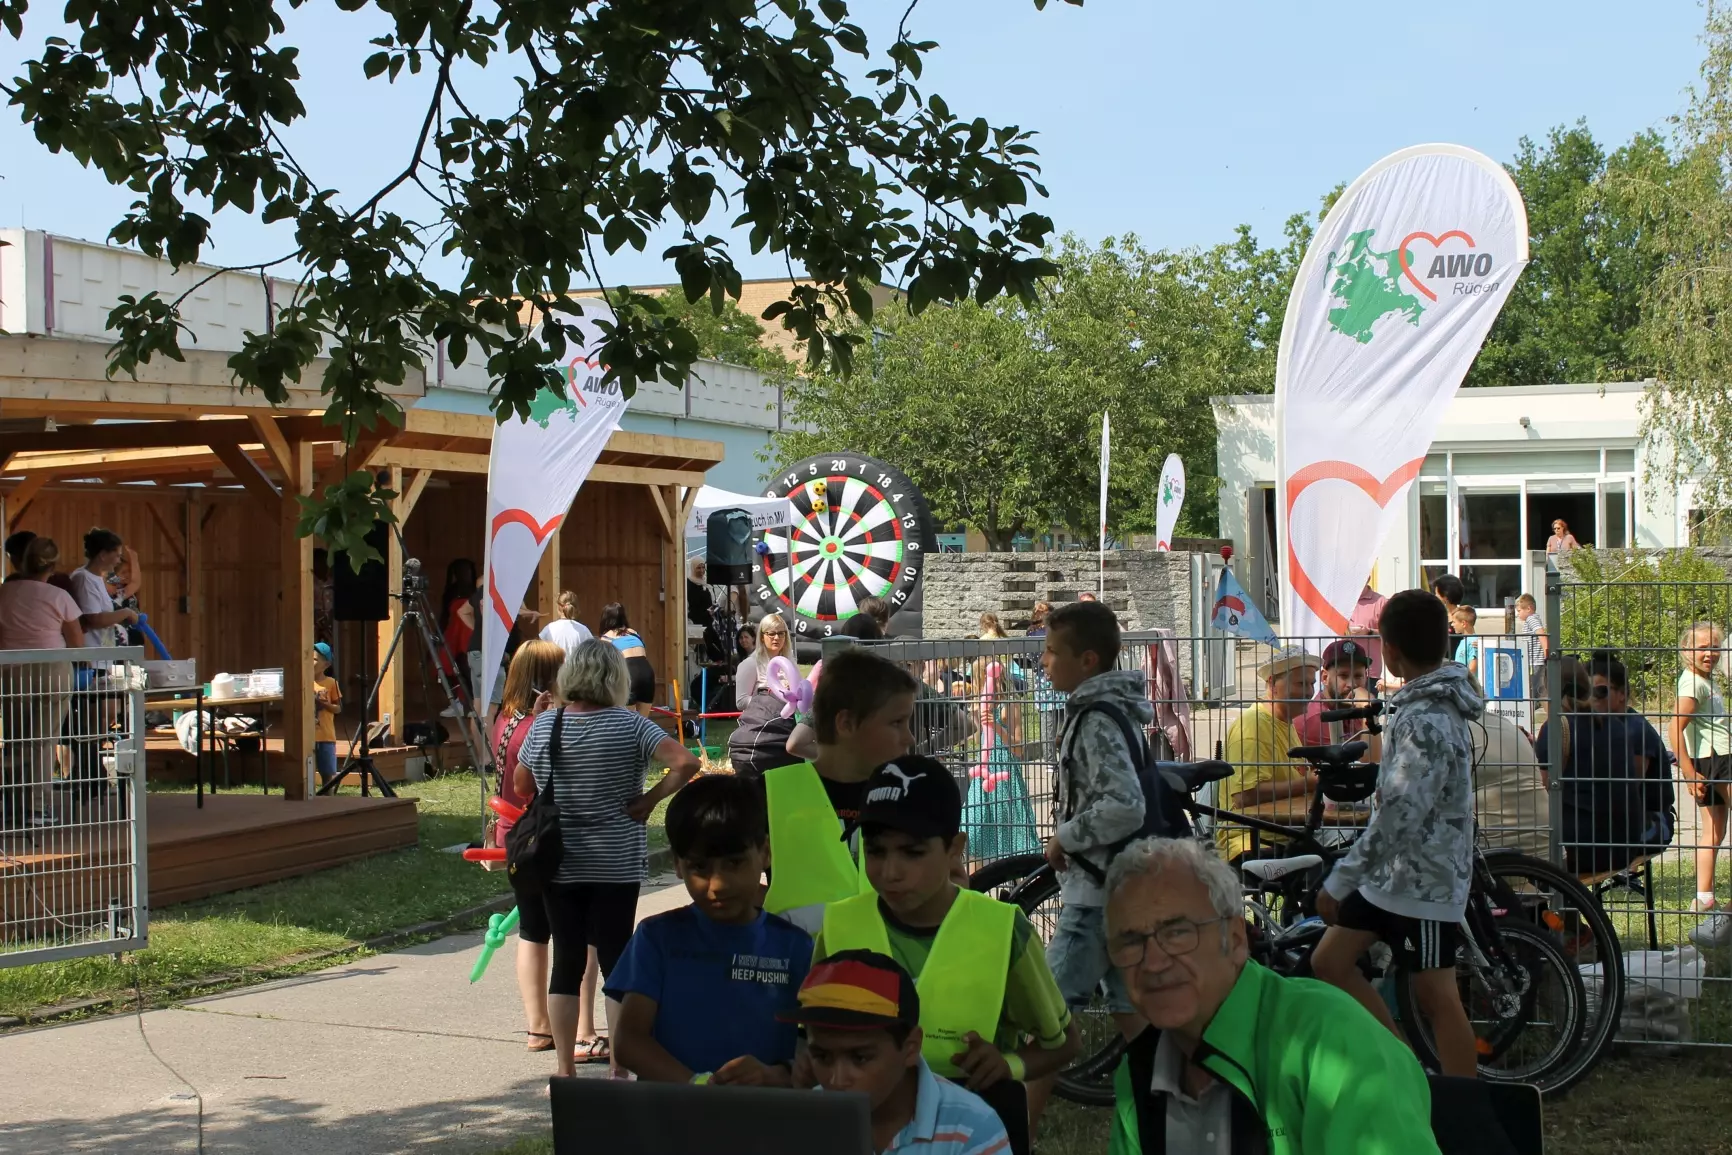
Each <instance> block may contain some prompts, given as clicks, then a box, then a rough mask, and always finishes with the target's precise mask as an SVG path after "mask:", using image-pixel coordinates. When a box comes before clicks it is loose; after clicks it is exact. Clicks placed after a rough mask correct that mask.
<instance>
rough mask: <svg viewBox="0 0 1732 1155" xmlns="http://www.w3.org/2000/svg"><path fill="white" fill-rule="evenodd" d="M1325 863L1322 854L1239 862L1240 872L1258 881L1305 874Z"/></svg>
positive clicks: (1277, 879)
mask: <svg viewBox="0 0 1732 1155" xmlns="http://www.w3.org/2000/svg"><path fill="white" fill-rule="evenodd" d="M1322 865H1323V856H1322V855H1321V854H1295V855H1293V856H1292V857H1291V858H1252V859H1248V860H1246V861H1244V862H1241V863H1240V864H1239V873H1241V874H1245V875H1249V876H1250V877H1251V878H1255V879H1256V880H1257V881H1258V882H1276V881H1279V880H1280V879H1283V878H1286V877H1287V876H1288V875H1291V874H1303V873H1304V872H1305V871H1307V870H1312V869H1314V868H1316V867H1319V866H1322Z"/></svg>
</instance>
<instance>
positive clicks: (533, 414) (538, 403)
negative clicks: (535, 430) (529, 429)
mask: <svg viewBox="0 0 1732 1155" xmlns="http://www.w3.org/2000/svg"><path fill="white" fill-rule="evenodd" d="M561 411H563V412H566V413H569V414H571V419H572V420H573V421H575V420H577V402H575V401H573V400H572V399H571V398H569V397H561V396H559V395H558V394H557V393H555V392H554V391H553V390H551V389H542V390H541V391H539V392H538V393H536V395H535V397H534V398H533V399H532V400H531V401H530V402H529V419H530V420H531V421H533V422H535V423H536V424H537V425H539V426H541V427H542V428H543V429H546V428H547V423H548V422H549V421H551V420H553V415H554V414H555V413H559V412H561Z"/></svg>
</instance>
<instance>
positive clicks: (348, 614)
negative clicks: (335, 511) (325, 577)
mask: <svg viewBox="0 0 1732 1155" xmlns="http://www.w3.org/2000/svg"><path fill="white" fill-rule="evenodd" d="M389 533H390V527H389V526H387V525H386V524H385V523H384V522H382V521H381V522H379V523H377V524H376V525H374V526H373V528H372V530H371V531H369V532H368V534H367V544H368V545H370V546H372V547H373V548H374V549H376V550H378V551H379V556H380V557H384V556H385V548H386V546H387V544H388V543H389V538H388V537H387V536H386V535H387V534H389ZM331 616H332V617H333V618H335V619H337V620H338V621H339V622H382V621H384V620H385V619H386V618H388V617H390V616H391V599H390V598H389V597H387V596H386V590H385V563H384V562H383V561H370V562H367V563H366V564H365V565H363V566H362V567H361V572H360V573H356V572H355V571H354V570H353V569H351V568H349V555H348V554H346V553H339V554H335V555H334V556H333V557H332V559H331Z"/></svg>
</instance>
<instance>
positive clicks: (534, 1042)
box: [523, 1031, 553, 1051]
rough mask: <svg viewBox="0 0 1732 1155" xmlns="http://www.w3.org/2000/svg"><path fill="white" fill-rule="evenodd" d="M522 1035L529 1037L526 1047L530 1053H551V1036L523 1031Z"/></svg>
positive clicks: (538, 1032)
mask: <svg viewBox="0 0 1732 1155" xmlns="http://www.w3.org/2000/svg"><path fill="white" fill-rule="evenodd" d="M523 1033H524V1034H526V1035H528V1036H529V1047H528V1049H529V1050H531V1051H551V1050H553V1036H552V1035H544V1034H542V1033H541V1032H540V1031H524V1032H523Z"/></svg>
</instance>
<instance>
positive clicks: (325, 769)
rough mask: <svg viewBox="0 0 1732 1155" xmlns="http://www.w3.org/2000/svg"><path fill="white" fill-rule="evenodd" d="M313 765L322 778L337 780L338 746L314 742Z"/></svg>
mask: <svg viewBox="0 0 1732 1155" xmlns="http://www.w3.org/2000/svg"><path fill="white" fill-rule="evenodd" d="M313 765H314V766H315V767H317V768H318V771H319V777H320V778H335V777H336V776H337V744H336V743H335V742H314V743H313Z"/></svg>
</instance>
